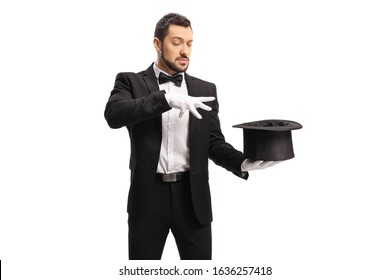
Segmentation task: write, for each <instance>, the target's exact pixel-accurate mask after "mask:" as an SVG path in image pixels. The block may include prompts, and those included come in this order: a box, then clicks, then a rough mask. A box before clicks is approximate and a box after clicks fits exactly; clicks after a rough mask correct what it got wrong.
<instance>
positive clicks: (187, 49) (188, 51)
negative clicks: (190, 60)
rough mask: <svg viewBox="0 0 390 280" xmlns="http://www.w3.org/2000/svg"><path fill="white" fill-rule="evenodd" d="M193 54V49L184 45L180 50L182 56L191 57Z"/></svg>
mask: <svg viewBox="0 0 390 280" xmlns="http://www.w3.org/2000/svg"><path fill="white" fill-rule="evenodd" d="M190 54H191V48H190V47H189V46H187V45H186V44H183V45H182V48H181V49H180V55H185V56H187V57H189V56H190Z"/></svg>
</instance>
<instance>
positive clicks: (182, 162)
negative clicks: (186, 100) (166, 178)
mask: <svg viewBox="0 0 390 280" xmlns="http://www.w3.org/2000/svg"><path fill="white" fill-rule="evenodd" d="M153 69H154V73H155V74H156V78H157V79H158V76H159V74H160V72H164V71H162V70H160V69H159V68H157V66H156V64H154V65H153ZM164 73H165V74H167V75H169V74H168V73H166V72H164ZM182 75H183V74H182ZM159 87H160V90H165V92H166V94H185V95H188V90H187V84H186V81H185V79H184V77H183V82H182V84H181V87H177V86H175V84H174V83H173V82H167V83H164V84H161V85H159ZM179 113H180V111H179V110H177V109H174V108H173V109H171V110H169V111H167V112H165V113H163V114H162V141H161V150H160V159H159V162H158V166H157V172H158V173H165V174H169V173H174V172H182V171H188V170H189V169H190V152H189V146H188V127H189V111H188V110H187V111H186V112H185V113H184V115H183V116H182V117H181V118H179Z"/></svg>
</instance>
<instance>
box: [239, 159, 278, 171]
mask: <svg viewBox="0 0 390 280" xmlns="http://www.w3.org/2000/svg"><path fill="white" fill-rule="evenodd" d="M280 162H282V161H262V160H256V161H252V160H250V159H246V160H244V161H243V162H242V163H241V171H242V172H248V171H252V170H261V169H265V168H268V167H271V166H274V165H276V164H278V163H280Z"/></svg>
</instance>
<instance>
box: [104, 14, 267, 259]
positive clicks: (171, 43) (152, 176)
mask: <svg viewBox="0 0 390 280" xmlns="http://www.w3.org/2000/svg"><path fill="white" fill-rule="evenodd" d="M154 35H155V38H154V40H153V43H154V47H155V49H156V52H157V60H156V62H155V63H153V64H152V65H151V66H150V67H149V68H148V69H147V70H145V71H142V72H140V73H119V74H118V75H117V77H116V81H115V86H114V89H113V90H112V92H111V95H110V98H109V100H108V103H107V106H106V109H105V118H106V120H107V122H108V124H109V126H110V127H111V128H120V127H123V126H126V127H127V129H128V131H129V136H130V142H131V157H130V170H131V186H130V191H129V199H128V213H129V258H130V259H161V256H162V252H163V249H164V244H165V240H166V238H167V235H168V233H169V230H171V231H172V233H173V235H174V237H175V240H176V244H177V247H178V250H179V254H180V258H181V259H198V260H200V259H206V260H207V259H211V221H212V211H211V198H210V190H209V183H208V159H209V158H210V159H212V160H213V161H214V162H215V163H216V164H218V165H220V166H222V167H224V168H226V169H227V170H229V171H231V172H233V173H234V174H235V175H237V176H239V177H241V178H244V179H246V178H247V177H248V173H247V171H249V170H254V169H263V168H266V167H269V166H271V165H273V163H272V162H261V161H257V162H251V161H249V160H246V159H245V156H244V155H243V154H242V153H241V152H239V151H237V150H236V149H234V148H233V147H232V146H231V145H230V144H228V143H226V142H225V139H224V136H223V134H222V132H221V128H220V122H219V118H218V102H217V92H216V87H215V85H214V84H212V83H209V82H206V81H203V80H200V79H198V78H195V77H192V76H190V75H188V74H187V73H186V70H187V68H188V66H189V60H190V55H191V49H192V41H193V37H192V27H191V23H190V21H189V20H188V19H187V18H185V17H184V16H181V15H178V14H174V13H171V14H167V15H165V16H164V17H163V18H161V19H160V21H159V22H158V23H157V25H156V29H155V34H154Z"/></svg>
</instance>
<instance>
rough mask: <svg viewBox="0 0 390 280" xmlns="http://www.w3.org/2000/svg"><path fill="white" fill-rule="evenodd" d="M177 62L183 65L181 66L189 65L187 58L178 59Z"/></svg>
mask: <svg viewBox="0 0 390 280" xmlns="http://www.w3.org/2000/svg"><path fill="white" fill-rule="evenodd" d="M177 61H179V63H181V64H185V63H188V61H189V59H188V58H186V57H179V58H178V59H177Z"/></svg>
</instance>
